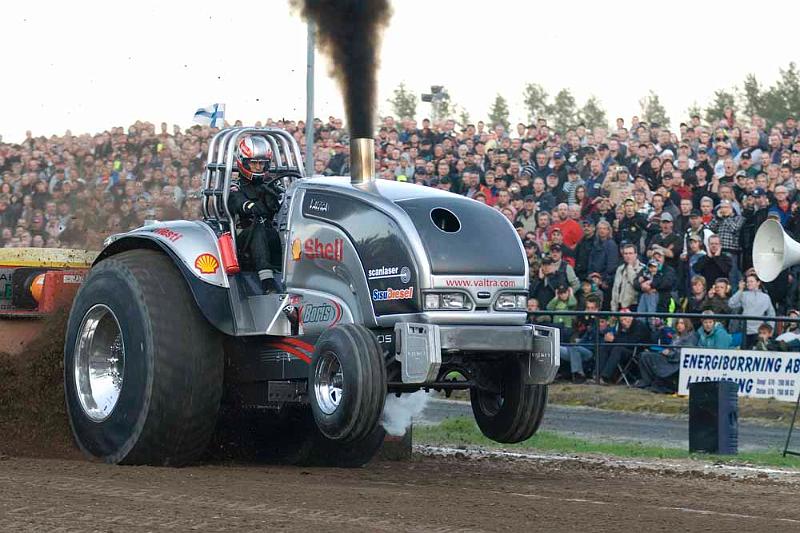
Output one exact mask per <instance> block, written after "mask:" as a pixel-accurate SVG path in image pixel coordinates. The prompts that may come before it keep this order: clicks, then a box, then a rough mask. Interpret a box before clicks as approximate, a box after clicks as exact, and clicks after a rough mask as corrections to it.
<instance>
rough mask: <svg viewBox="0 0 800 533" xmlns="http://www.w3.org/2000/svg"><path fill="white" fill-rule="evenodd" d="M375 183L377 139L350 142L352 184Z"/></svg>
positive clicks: (352, 140)
mask: <svg viewBox="0 0 800 533" xmlns="http://www.w3.org/2000/svg"><path fill="white" fill-rule="evenodd" d="M371 181H375V139H369V138H361V139H351V140H350V183H352V184H353V185H358V184H360V183H369V182H371Z"/></svg>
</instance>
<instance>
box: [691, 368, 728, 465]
mask: <svg viewBox="0 0 800 533" xmlns="http://www.w3.org/2000/svg"><path fill="white" fill-rule="evenodd" d="M738 393H739V386H738V385H737V384H736V383H733V382H731V381H705V382H698V383H692V384H690V385H689V452H691V453H695V452H700V453H714V454H721V455H735V454H736V452H737V451H738V449H739V395H738Z"/></svg>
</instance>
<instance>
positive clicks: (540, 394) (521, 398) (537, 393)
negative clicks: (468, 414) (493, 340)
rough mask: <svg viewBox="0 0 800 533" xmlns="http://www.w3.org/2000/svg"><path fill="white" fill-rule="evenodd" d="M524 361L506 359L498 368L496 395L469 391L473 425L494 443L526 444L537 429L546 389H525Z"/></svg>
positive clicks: (474, 390)
mask: <svg viewBox="0 0 800 533" xmlns="http://www.w3.org/2000/svg"><path fill="white" fill-rule="evenodd" d="M525 372H526V367H525V364H524V358H521V357H508V358H507V359H506V360H505V361H504V362H503V363H502V365H501V366H500V368H499V371H498V373H497V376H496V378H497V379H496V381H497V382H498V383H499V385H500V393H499V394H497V393H492V392H489V391H486V390H481V389H478V388H472V389H470V403H471V404H472V413H473V414H474V415H475V422H477V424H478V427H479V428H480V430H481V433H483V434H484V435H485V436H486V437H488V438H490V439H492V440H493V441H495V442H502V443H508V444H512V443H516V442H522V441H524V440H527V439H529V438H531V437H532V436H533V434H534V433H536V431H537V430H538V429H539V425H540V424H541V422H542V417H543V416H544V410H545V406H546V405H547V385H526V384H525V382H524V375H525Z"/></svg>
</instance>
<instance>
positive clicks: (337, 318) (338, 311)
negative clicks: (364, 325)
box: [328, 302, 342, 328]
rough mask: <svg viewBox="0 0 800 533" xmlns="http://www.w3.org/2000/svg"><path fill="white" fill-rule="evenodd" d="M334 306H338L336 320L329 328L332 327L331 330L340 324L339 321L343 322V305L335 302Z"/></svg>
mask: <svg viewBox="0 0 800 533" xmlns="http://www.w3.org/2000/svg"><path fill="white" fill-rule="evenodd" d="M333 305H335V306H336V318H335V319H334V320H333V324H331V325H330V326H328V327H330V328H332V327H333V326H335V325H336V324H338V323H339V320H341V319H342V306H341V305H339V304H338V303H336V302H333Z"/></svg>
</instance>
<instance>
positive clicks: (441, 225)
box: [431, 207, 461, 233]
mask: <svg viewBox="0 0 800 533" xmlns="http://www.w3.org/2000/svg"><path fill="white" fill-rule="evenodd" d="M431 220H432V221H433V225H434V226H436V227H437V228H438V229H439V230H441V231H443V232H445V233H456V232H457V231H458V230H460V229H461V222H460V221H459V220H458V217H457V216H455V215H454V214H453V212H452V211H450V210H448V209H445V208H443V207H437V208H435V209H433V210H432V211H431Z"/></svg>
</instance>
